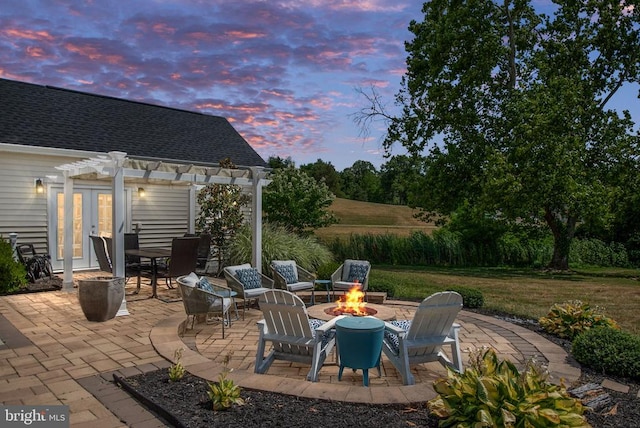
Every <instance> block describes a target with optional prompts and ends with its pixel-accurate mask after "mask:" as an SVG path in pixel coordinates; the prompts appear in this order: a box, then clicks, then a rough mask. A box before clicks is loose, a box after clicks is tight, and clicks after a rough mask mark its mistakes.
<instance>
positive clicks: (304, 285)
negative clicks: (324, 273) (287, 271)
mask: <svg viewBox="0 0 640 428" xmlns="http://www.w3.org/2000/svg"><path fill="white" fill-rule="evenodd" d="M313 287H314V285H313V283H311V282H304V281H303V282H294V283H293V284H287V290H289V291H300V290H312V289H313Z"/></svg>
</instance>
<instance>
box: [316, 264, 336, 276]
mask: <svg viewBox="0 0 640 428" xmlns="http://www.w3.org/2000/svg"><path fill="white" fill-rule="evenodd" d="M340 265H341V263H338V262H329V263H325V264H323V265H320V266H318V268H317V269H316V276H317V279H331V275H332V274H333V273H334V272H335V271H336V270H337V269H338V268H339V267H340Z"/></svg>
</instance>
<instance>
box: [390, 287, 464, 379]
mask: <svg viewBox="0 0 640 428" xmlns="http://www.w3.org/2000/svg"><path fill="white" fill-rule="evenodd" d="M460 309H462V296H461V295H460V294H458V293H455V292H453V291H445V292H441V293H435V294H432V295H431V296H429V297H427V298H426V299H424V300H423V301H422V303H420V306H419V307H418V309H417V310H416V313H415V315H414V316H413V319H411V320H407V321H391V322H387V323H385V334H384V339H383V345H382V351H383V352H384V354H385V355H386V356H387V358H389V360H390V361H391V363H392V364H393V365H394V366H395V368H396V369H397V370H398V371H399V372H400V375H401V376H402V381H403V382H404V384H405V385H413V384H414V383H415V379H414V376H413V374H411V368H410V366H411V365H413V364H421V363H426V362H430V361H440V363H441V364H443V365H445V366H449V367H451V368H453V369H454V370H456V371H458V372H462V371H463V367H462V358H461V355H460V342H459V339H458V330H459V329H460V325H459V324H456V323H454V321H455V318H456V316H457V315H458V312H460ZM442 345H450V346H451V358H452V360H453V361H451V360H450V359H449V358H448V357H447V355H446V354H445V353H444V352H443V351H442Z"/></svg>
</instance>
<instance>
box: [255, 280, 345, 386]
mask: <svg viewBox="0 0 640 428" xmlns="http://www.w3.org/2000/svg"><path fill="white" fill-rule="evenodd" d="M259 304H260V310H262V314H263V316H264V319H262V320H260V321H258V330H259V332H260V337H259V339H258V350H257V352H256V365H255V372H256V373H266V372H267V370H268V369H269V367H270V366H271V364H272V363H273V361H274V360H285V361H293V362H298V363H304V364H310V365H311V369H310V370H309V373H308V374H307V380H310V381H312V382H316V381H317V380H318V372H319V371H320V368H321V367H322V365H323V364H324V361H325V360H326V358H327V355H329V353H330V352H331V350H332V349H333V347H334V346H335V343H336V338H335V332H334V331H333V330H332V329H333V328H334V327H335V322H336V321H337V320H338V319H340V318H342V317H344V316H340V317H335V318H333V319H332V320H331V321H327V322H325V321H321V320H316V319H309V315H308V314H307V308H306V307H305V305H304V302H303V301H302V300H301V299H300V298H299V297H298V296H296V295H295V294H293V293H291V292H289V291H285V290H269V291H266V292H265V293H263V294H261V295H260V298H259ZM267 342H271V345H272V349H271V351H270V352H269V354H268V355H267V356H265V355H264V353H265V348H266V343H267Z"/></svg>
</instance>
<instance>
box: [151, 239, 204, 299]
mask: <svg viewBox="0 0 640 428" xmlns="http://www.w3.org/2000/svg"><path fill="white" fill-rule="evenodd" d="M198 245H200V238H198V237H187V238H184V237H180V238H173V239H172V240H171V256H170V257H169V259H168V260H167V261H166V263H164V264H163V265H161V266H158V268H157V272H156V278H164V279H165V281H166V282H167V287H168V288H174V287H173V283H172V279H174V278H176V279H177V278H178V277H180V276H182V275H188V274H190V273H191V272H195V270H196V267H197V265H198Z"/></svg>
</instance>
